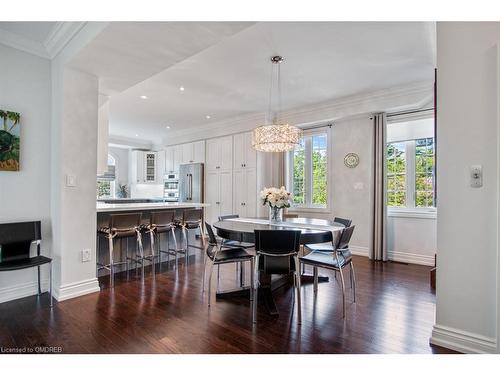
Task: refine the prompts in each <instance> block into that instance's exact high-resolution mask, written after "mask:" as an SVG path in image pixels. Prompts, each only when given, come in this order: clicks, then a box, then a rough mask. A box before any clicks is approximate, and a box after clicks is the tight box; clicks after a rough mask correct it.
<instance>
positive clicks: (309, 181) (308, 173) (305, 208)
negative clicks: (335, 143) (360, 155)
mask: <svg viewBox="0 0 500 375" xmlns="http://www.w3.org/2000/svg"><path fill="white" fill-rule="evenodd" d="M315 135H326V197H327V198H326V205H324V206H323V205H313V204H312V195H313V189H314V188H313V169H312V150H313V147H312V137H313V136H315ZM303 139H304V141H305V144H304V150H305V154H306V157H305V160H304V169H305V172H304V176H305V178H304V180H305V181H304V182H305V186H306V187H305V201H306V203H305V204H303V205H295V204H292V205H291V206H290V208H288V211H290V212H317V213H330V212H331V200H332V197H331V183H330V181H331V171H330V169H331V155H332V142H331V128H330V127H326V126H325V127H321V128H316V129H310V130H305V131H304V133H303ZM293 153H294V151H289V152H287V154H286V155H285V181H286V185H287V187H288V189H289V190H290V191H291V192H292V193H293V170H292V168H293Z"/></svg>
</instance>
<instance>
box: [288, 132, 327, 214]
mask: <svg viewBox="0 0 500 375" xmlns="http://www.w3.org/2000/svg"><path fill="white" fill-rule="evenodd" d="M327 171H328V134H327V133H326V132H315V133H306V134H304V137H303V138H302V140H301V142H300V144H299V145H298V146H297V147H296V148H295V150H294V151H291V152H290V153H289V156H288V186H291V187H292V194H293V206H294V207H297V208H326V207H327V203H328V172H327Z"/></svg>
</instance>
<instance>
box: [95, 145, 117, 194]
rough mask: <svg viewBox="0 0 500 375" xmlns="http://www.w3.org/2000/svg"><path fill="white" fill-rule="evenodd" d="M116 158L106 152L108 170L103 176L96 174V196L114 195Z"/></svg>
mask: <svg viewBox="0 0 500 375" xmlns="http://www.w3.org/2000/svg"><path fill="white" fill-rule="evenodd" d="M115 168H116V159H115V158H114V157H113V156H112V155H110V154H108V171H107V172H106V173H105V174H104V175H103V176H97V198H114V197H115Z"/></svg>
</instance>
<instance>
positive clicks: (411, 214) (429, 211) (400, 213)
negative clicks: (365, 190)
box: [385, 139, 437, 219]
mask: <svg viewBox="0 0 500 375" xmlns="http://www.w3.org/2000/svg"><path fill="white" fill-rule="evenodd" d="M391 143H404V144H405V158H406V207H391V206H387V216H389V217H406V218H421V219H435V218H436V217H437V209H436V207H415V140H414V139H410V140H401V141H393V142H390V143H388V144H387V145H389V144H391ZM434 147H435V145H434ZM434 152H435V150H434ZM410 171H411V172H412V173H409V172H410ZM385 194H386V195H387V188H386V191H385Z"/></svg>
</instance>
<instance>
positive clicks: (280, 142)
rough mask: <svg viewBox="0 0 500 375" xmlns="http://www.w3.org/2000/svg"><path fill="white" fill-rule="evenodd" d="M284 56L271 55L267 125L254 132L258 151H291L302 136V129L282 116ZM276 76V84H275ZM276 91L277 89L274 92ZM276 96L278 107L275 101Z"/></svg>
mask: <svg viewBox="0 0 500 375" xmlns="http://www.w3.org/2000/svg"><path fill="white" fill-rule="evenodd" d="M282 62H283V57H281V56H273V57H271V63H272V65H271V67H272V71H271V87H270V91H269V110H268V117H267V119H266V123H265V125H261V126H259V127H257V128H255V129H254V130H253V132H252V146H253V148H254V149H256V150H257V151H263V152H284V151H291V150H293V149H294V148H295V146H297V145H298V144H299V142H300V139H301V138H302V130H301V129H299V128H297V127H296V126H292V125H289V124H287V123H285V122H284V121H282V119H281V118H280V112H281V81H280V64H281V63H282ZM275 77H276V85H275V82H274V81H275ZM274 91H277V95H276V93H274ZM273 96H276V97H277V98H276V99H277V101H278V104H277V108H276V107H275V103H273Z"/></svg>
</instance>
